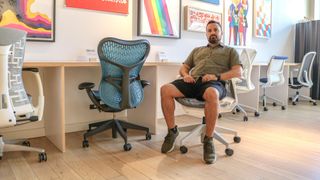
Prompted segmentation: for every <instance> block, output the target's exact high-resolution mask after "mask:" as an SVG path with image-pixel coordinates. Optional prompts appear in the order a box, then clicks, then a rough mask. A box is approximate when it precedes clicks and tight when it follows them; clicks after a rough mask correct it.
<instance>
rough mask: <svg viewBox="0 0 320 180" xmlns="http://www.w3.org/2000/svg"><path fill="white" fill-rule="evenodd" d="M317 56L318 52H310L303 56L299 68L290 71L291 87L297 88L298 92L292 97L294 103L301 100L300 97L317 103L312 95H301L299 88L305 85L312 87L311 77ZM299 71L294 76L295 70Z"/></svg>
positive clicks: (314, 103)
mask: <svg viewBox="0 0 320 180" xmlns="http://www.w3.org/2000/svg"><path fill="white" fill-rule="evenodd" d="M315 56H316V52H308V53H307V54H305V55H304V56H303V59H302V63H301V65H300V68H299V69H293V70H292V71H291V72H290V79H289V87H290V88H292V89H296V94H295V95H294V96H293V97H291V98H290V99H291V100H292V105H296V103H297V102H298V101H299V98H304V99H306V100H309V102H312V104H313V105H315V106H316V105H317V102H316V101H315V100H313V99H312V98H311V97H308V96H304V95H301V94H300V93H299V90H300V89H301V88H303V87H306V88H309V89H310V88H311V87H312V85H313V83H312V79H311V73H312V65H313V62H314V59H315ZM295 71H298V75H297V76H296V77H294V75H293V72H295Z"/></svg>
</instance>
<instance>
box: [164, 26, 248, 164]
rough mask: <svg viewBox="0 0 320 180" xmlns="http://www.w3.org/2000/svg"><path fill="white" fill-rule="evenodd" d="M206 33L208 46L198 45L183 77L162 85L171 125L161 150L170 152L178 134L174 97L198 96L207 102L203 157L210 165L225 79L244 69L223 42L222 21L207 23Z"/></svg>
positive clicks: (213, 153)
mask: <svg viewBox="0 0 320 180" xmlns="http://www.w3.org/2000/svg"><path fill="white" fill-rule="evenodd" d="M206 36H207V39H208V42H209V43H208V45H207V46H203V47H198V48H195V49H194V50H193V51H192V52H191V54H190V55H189V57H188V58H187V60H186V61H185V62H184V63H183V65H182V66H181V68H180V71H179V73H180V75H181V76H182V77H183V79H178V80H175V81H173V82H171V83H169V84H165V85H163V86H162V87H161V106H162V112H163V115H164V118H165V120H166V123H167V126H168V134H167V136H166V137H165V140H164V142H163V144H162V147H161V152H162V153H168V152H171V151H172V150H173V149H174V144H175V140H176V138H177V136H178V135H179V132H178V128H177V126H176V124H175V121H174V109H175V102H174V98H176V97H189V98H196V99H198V100H204V101H205V109H204V114H205V119H206V135H205V137H204V140H203V159H204V161H205V162H206V163H207V164H212V163H214V162H215V161H216V155H215V150H214V145H213V133H214V128H215V125H216V121H217V119H218V111H219V109H218V108H219V100H221V99H222V98H224V97H225V96H226V94H227V90H226V88H225V80H229V79H231V78H239V77H240V76H241V71H242V68H241V64H240V60H239V55H238V53H237V52H236V50H235V49H234V48H231V47H227V46H225V45H223V44H222V42H221V37H222V28H221V24H220V23H219V22H217V21H213V20H212V21H209V22H208V24H207V27H206ZM191 70H192V71H191ZM190 71H191V72H190ZM189 73H191V74H189Z"/></svg>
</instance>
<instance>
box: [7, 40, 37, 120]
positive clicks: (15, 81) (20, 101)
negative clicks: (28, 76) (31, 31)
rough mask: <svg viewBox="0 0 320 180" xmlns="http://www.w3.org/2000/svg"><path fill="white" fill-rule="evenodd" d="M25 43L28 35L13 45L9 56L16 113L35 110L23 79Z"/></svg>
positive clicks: (11, 87)
mask: <svg viewBox="0 0 320 180" xmlns="http://www.w3.org/2000/svg"><path fill="white" fill-rule="evenodd" d="M25 44H26V36H24V37H23V38H22V39H21V40H19V41H18V42H16V43H14V44H13V45H12V46H11V48H10V53H9V58H8V68H9V95H10V98H11V101H12V104H13V107H14V109H15V111H16V115H22V114H27V113H31V112H33V108H32V106H31V104H30V101H29V98H28V96H27V93H26V91H25V88H24V85H23V80H22V66H23V61H24V51H25Z"/></svg>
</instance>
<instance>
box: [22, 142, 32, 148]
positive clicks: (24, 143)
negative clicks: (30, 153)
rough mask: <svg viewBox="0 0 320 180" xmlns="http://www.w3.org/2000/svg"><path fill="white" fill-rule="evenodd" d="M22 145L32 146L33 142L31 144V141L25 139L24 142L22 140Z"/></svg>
mask: <svg viewBox="0 0 320 180" xmlns="http://www.w3.org/2000/svg"><path fill="white" fill-rule="evenodd" d="M22 145H23V146H28V147H30V146H31V144H30V142H29V141H23V142H22Z"/></svg>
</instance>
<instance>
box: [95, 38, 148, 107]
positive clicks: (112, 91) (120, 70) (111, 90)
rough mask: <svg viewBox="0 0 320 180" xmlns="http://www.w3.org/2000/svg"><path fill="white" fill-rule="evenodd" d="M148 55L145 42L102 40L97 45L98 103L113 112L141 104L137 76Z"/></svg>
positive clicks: (140, 88) (139, 85)
mask: <svg viewBox="0 0 320 180" xmlns="http://www.w3.org/2000/svg"><path fill="white" fill-rule="evenodd" d="M149 51H150V43H149V42H148V41H147V40H143V39H141V40H132V41H127V40H120V39H117V38H104V39H102V40H101V41H100V43H99V45H98V55H99V58H100V64H101V70H102V79H101V81H100V87H99V93H100V98H101V100H102V101H103V102H104V103H105V104H106V105H107V106H109V107H111V108H114V109H116V110H119V109H129V108H134V107H137V106H138V105H139V104H140V103H141V102H142V100H143V96H144V95H143V88H142V85H141V82H140V76H139V73H140V71H141V68H142V66H143V63H144V62H145V60H146V58H147V56H148V54H149Z"/></svg>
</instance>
